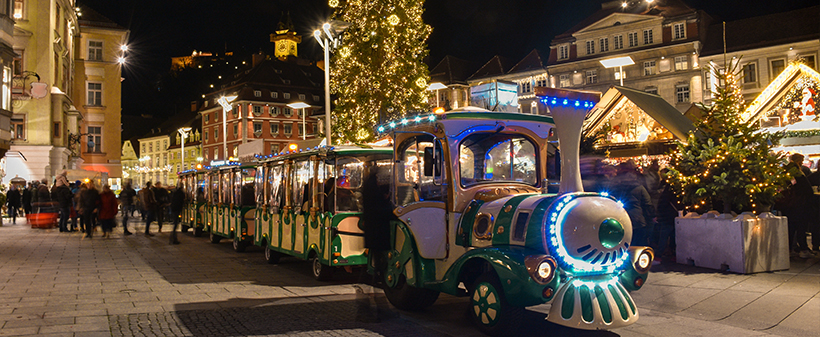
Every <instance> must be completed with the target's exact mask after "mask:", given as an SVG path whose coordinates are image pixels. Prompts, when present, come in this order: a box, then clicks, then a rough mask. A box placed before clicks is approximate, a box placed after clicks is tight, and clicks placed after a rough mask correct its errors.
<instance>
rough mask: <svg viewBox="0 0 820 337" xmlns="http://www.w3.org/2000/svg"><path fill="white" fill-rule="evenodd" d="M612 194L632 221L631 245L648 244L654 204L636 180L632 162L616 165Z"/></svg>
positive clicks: (653, 215) (652, 222)
mask: <svg viewBox="0 0 820 337" xmlns="http://www.w3.org/2000/svg"><path fill="white" fill-rule="evenodd" d="M615 181H616V183H615V185H614V190H613V191H612V196H614V197H615V198H617V199H618V200H619V201H621V202H622V203H623V204H624V209H625V210H626V213H627V214H629V220H630V221H631V222H632V244H631V245H633V246H648V245H649V235H650V234H651V233H652V230H653V228H654V221H655V206H654V205H652V200H651V198H650V197H649V192H648V191H647V190H646V187H644V186H643V184H642V183H641V182H640V180H638V173H637V170H636V167H635V165H634V163H630V162H625V163H621V164H620V165H618V176H617V177H616V178H615Z"/></svg>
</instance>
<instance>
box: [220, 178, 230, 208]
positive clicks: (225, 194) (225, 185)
mask: <svg viewBox="0 0 820 337" xmlns="http://www.w3.org/2000/svg"><path fill="white" fill-rule="evenodd" d="M220 176H221V179H220V182H221V186H220V188H221V190H220V191H221V192H222V193H221V196H220V201H222V203H223V204H232V203H233V200H232V198H231V196H232V194H233V188H232V187H233V186H231V185H233V184H232V182H233V179H231V178H232V177H233V172H231V171H223V172H221V173H220Z"/></svg>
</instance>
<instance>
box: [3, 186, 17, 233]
mask: <svg viewBox="0 0 820 337" xmlns="http://www.w3.org/2000/svg"><path fill="white" fill-rule="evenodd" d="M6 203H8V206H9V215H10V216H11V223H12V224H14V223H16V222H17V210H18V209H20V190H18V189H17V185H14V184H12V185H11V190H9V193H7V194H6Z"/></svg>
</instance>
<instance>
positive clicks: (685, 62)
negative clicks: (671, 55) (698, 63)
mask: <svg viewBox="0 0 820 337" xmlns="http://www.w3.org/2000/svg"><path fill="white" fill-rule="evenodd" d="M686 69H689V59H688V58H687V57H686V56H675V70H686Z"/></svg>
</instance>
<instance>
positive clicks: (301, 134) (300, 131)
mask: <svg viewBox="0 0 820 337" xmlns="http://www.w3.org/2000/svg"><path fill="white" fill-rule="evenodd" d="M298 128H299V130H296V132H298V133H299V137H302V136H303V135H304V132H303V130H304V129H305V128H307V125H305V124H304V123H299V127H298Z"/></svg>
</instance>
